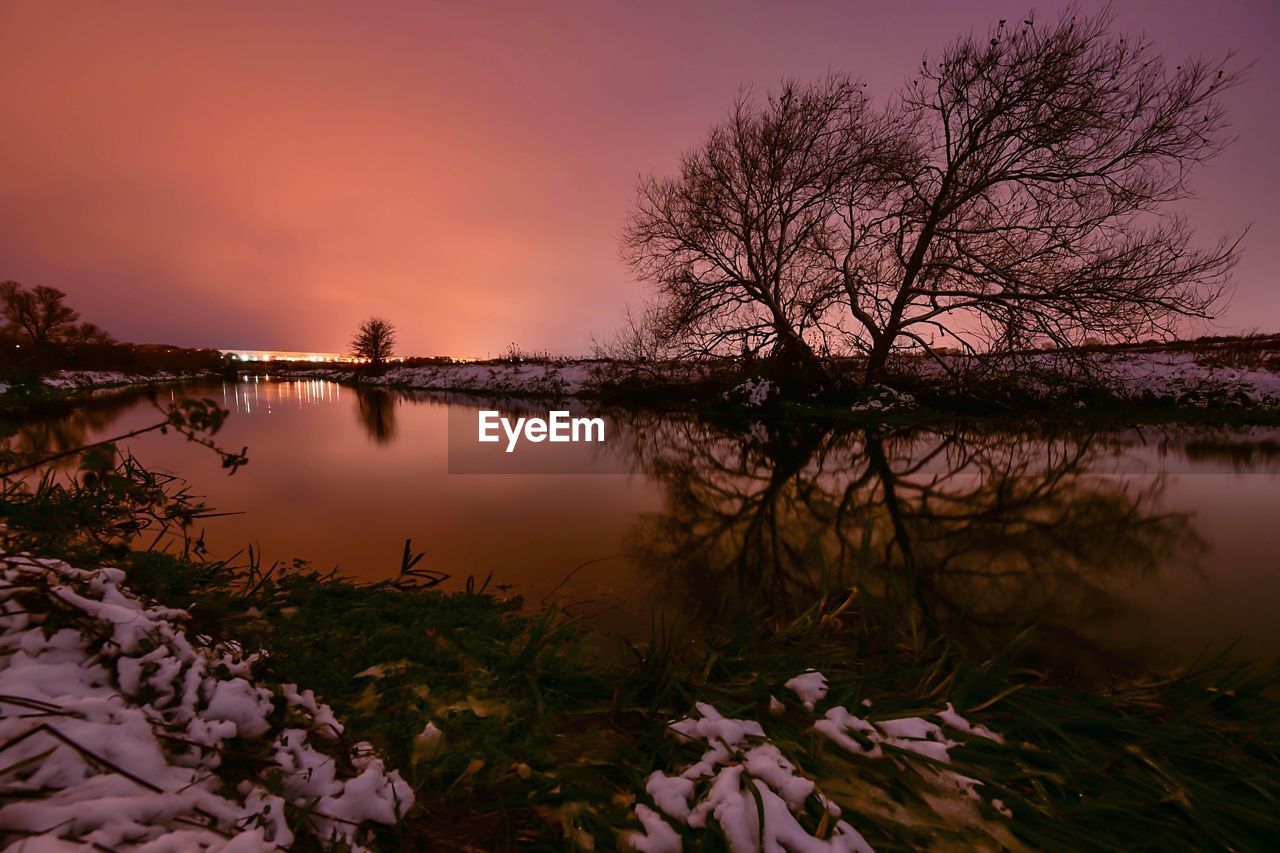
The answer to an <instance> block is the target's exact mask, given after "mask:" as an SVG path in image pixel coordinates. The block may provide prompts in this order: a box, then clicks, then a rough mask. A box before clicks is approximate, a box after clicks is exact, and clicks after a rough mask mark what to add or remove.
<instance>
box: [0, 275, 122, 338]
mask: <svg viewBox="0 0 1280 853" xmlns="http://www.w3.org/2000/svg"><path fill="white" fill-rule="evenodd" d="M66 297H67V294H65V293H63V292H62V291H61V290H58V289H57V288H56V287H44V286H37V287H34V288H31V289H30V290H28V289H27V288H24V287H23V286H22V285H20V284H18V282H16V281H6V282H3V283H0V306H2V307H3V311H4V318H5V321H6V324H7V328H8V334H9V336H10V337H13V338H15V339H17V340H21V341H24V342H27V343H30V344H32V345H34V346H37V347H39V346H43V345H45V344H50V343H62V342H66V341H68V340H75V339H76V336H77V332H78V330H82V329H91V330H94V333H95V334H99V335H104V336H105V334H106V333H105V332H103V331H102V330H101V329H99V328H98V327H97V326H93V325H92V324H88V323H86V324H84V326H83V327H78V326H77V325H76V321H77V320H79V319H80V314H79V312H77V311H76V310H74V309H73V308H71V307H70V306H68V305H67V304H65V303H64V302H63V300H64V299H66Z"/></svg>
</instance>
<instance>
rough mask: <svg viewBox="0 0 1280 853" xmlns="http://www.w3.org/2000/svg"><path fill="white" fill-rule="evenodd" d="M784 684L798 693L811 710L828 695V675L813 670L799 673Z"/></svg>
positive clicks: (806, 706)
mask: <svg viewBox="0 0 1280 853" xmlns="http://www.w3.org/2000/svg"><path fill="white" fill-rule="evenodd" d="M782 686H783V687H785V688H787V689H788V690H790V691H791V692H792V693H794V694H796V696H798V697H799V698H800V701H801V702H803V703H804V706H805V708H807V709H808V710H810V711H812V710H813V707H814V705H816V704H818V702H820V701H821V700H823V699H825V698H826V696H827V677H826V676H825V675H823V674H822V673H820V672H814V671H813V670H809V671H807V672H804V673H801V674H800V675H797V676H796V677H795V678H793V679H791V680H790V681H788V682H787V683H786V684H784V685H782Z"/></svg>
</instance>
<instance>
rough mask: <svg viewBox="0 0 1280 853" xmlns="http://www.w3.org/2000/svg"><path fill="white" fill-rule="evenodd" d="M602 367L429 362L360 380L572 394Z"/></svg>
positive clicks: (587, 385) (493, 391)
mask: <svg viewBox="0 0 1280 853" xmlns="http://www.w3.org/2000/svg"><path fill="white" fill-rule="evenodd" d="M603 370H604V363H603V362H596V361H565V362H488V363H469V364H429V365H416V366H400V367H392V368H390V369H389V370H387V371H386V372H385V373H383V374H382V375H381V376H374V377H367V378H364V379H363V380H362V381H363V382H366V383H368V384H371V385H393V386H400V387H406V388H421V389H424V390H433V391H470V392H477V393H479V392H483V393H486V394H543V395H548V396H572V395H574V394H581V393H583V392H585V391H589V390H590V389H591V388H593V387H594V386H595V385H597V384H598V383H599V382H600V381H601V379H602V376H603Z"/></svg>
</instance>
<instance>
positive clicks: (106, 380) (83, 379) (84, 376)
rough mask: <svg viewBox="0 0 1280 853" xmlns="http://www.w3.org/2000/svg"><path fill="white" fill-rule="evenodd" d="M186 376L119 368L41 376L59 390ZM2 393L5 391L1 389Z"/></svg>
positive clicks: (173, 378)
mask: <svg viewBox="0 0 1280 853" xmlns="http://www.w3.org/2000/svg"><path fill="white" fill-rule="evenodd" d="M183 378H185V377H183V376H180V375H178V374H176V373H167V372H163V371H162V372H160V373H155V374H151V375H142V374H136V373H122V372H121V371H118V370H59V371H57V372H55V373H51V374H49V375H48V376H44V377H42V378H41V380H40V381H41V382H43V383H44V384H45V386H46V387H48V388H53V389H55V390H58V391H90V390H93V389H96V388H114V387H119V386H124V385H146V384H148V383H150V382H176V381H178V380H180V379H183ZM0 393H3V391H2V390H0Z"/></svg>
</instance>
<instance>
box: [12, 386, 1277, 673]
mask: <svg viewBox="0 0 1280 853" xmlns="http://www.w3.org/2000/svg"><path fill="white" fill-rule="evenodd" d="M186 390H187V393H192V394H194V395H197V396H211V397H214V398H215V399H218V398H219V397H220V396H221V399H223V400H225V401H226V406H227V408H229V409H231V410H232V412H233V415H232V417H231V418H230V419H229V420H228V422H227V424H226V426H225V427H224V430H223V433H222V434H220V438H222V439H223V440H225V441H226V442H227V443H228V444H231V445H235V446H243V445H247V446H248V447H249V454H250V459H251V462H250V465H249V466H247V467H246V468H245V469H244V470H242V471H241V472H239V473H238V474H237V475H236V476H235V477H230V478H228V477H226V476H225V475H224V473H223V472H222V471H221V470H220V469H219V468H218V466H217V462H216V460H215V459H212V458H210V457H209V455H208V454H207V453H205V452H203V451H202V450H201V449H200V448H198V447H195V446H192V445H189V444H187V443H186V442H182V441H175V440H173V438H172V436H169V437H165V436H159V435H154V434H153V435H147V436H143V437H140V438H138V439H136V440H135V441H131V442H129V448H130V449H131V450H132V451H133V452H134V453H135V454H136V455H137V456H138V458H139V459H141V460H142V461H143V462H144V463H145V464H147V465H150V466H153V467H157V468H160V469H164V470H169V471H173V472H175V473H177V474H180V475H182V476H183V477H185V478H186V479H188V480H190V481H191V482H193V483H194V484H195V487H196V489H197V491H198V492H199V493H200V494H202V495H205V496H206V497H207V502H208V503H209V504H210V505H211V506H214V507H216V508H218V509H220V510H227V511H233V512H243V514H242V515H235V516H228V517H226V518H219V519H213V520H210V522H209V528H208V531H207V533H208V539H207V541H208V542H209V543H210V546H211V549H212V550H213V553H214V554H215V555H216V556H228V555H230V554H232V553H234V552H236V551H238V550H240V549H242V548H243V547H244V546H245V545H246V544H247V543H249V542H253V543H254V544H255V545H257V546H258V547H259V550H260V551H261V552H262V553H264V554H266V555H267V556H268V559H283V560H289V559H292V558H294V557H300V558H303V559H306V560H310V561H312V562H313V563H315V564H316V565H319V566H323V567H325V568H328V567H332V566H335V565H337V566H340V567H341V568H342V569H343V570H344V571H346V572H349V573H350V574H352V575H354V576H357V577H362V578H367V579H371V580H372V579H381V578H383V577H387V576H389V574H391V573H393V572H394V570H395V567H396V566H397V565H398V561H399V558H400V552H401V549H402V547H403V543H404V540H405V539H406V538H410V537H411V538H412V539H413V541H414V543H415V544H416V545H420V546H421V547H423V548H425V549H426V550H427V552H428V556H427V560H426V562H427V563H428V564H429V565H430V567H431V568H433V569H437V570H441V571H444V572H448V573H449V574H451V575H452V576H453V577H454V578H456V579H457V580H458V583H459V584H461V583H464V582H465V579H466V578H467V576H468V575H477V576H479V577H484V576H485V575H487V574H488V573H489V571H491V570H492V571H493V572H494V582H495V583H500V584H501V583H511V584H514V586H515V591H516V592H518V593H520V594H522V595H523V596H524V597H525V599H526V600H527V601H530V602H539V601H542V600H544V599H546V600H553V601H556V602H557V603H560V604H568V605H570V606H574V607H577V608H579V609H580V610H581V611H582V612H586V613H588V614H590V613H599V612H602V611H603V612H607V613H608V614H609V615H608V616H606V617H602V621H606V622H607V623H608V624H606V625H605V626H604V627H606V628H607V629H609V630H617V631H620V632H630V633H632V634H633V636H636V637H638V638H639V639H644V638H645V637H646V636H647V634H648V631H649V629H650V624H651V623H650V619H649V615H650V614H649V609H650V607H658V608H661V609H663V610H664V611H666V612H668V613H672V612H673V611H680V612H683V613H684V614H686V615H687V616H688V618H689V621H690V622H692V623H696V624H700V625H703V626H710V628H711V630H728V629H731V628H733V627H734V626H747V627H749V626H751V625H755V624H758V620H760V619H782V618H784V617H788V616H791V615H794V614H796V613H800V612H803V611H804V610H806V609H807V608H810V607H812V606H813V605H814V603H815V602H817V601H819V600H821V599H822V598H823V597H824V596H825V597H826V598H827V600H828V601H841V600H844V599H845V598H847V597H848V596H849V594H850V591H856V594H855V595H854V597H853V600H852V602H851V604H850V606H849V607H848V608H847V609H846V610H845V611H844V614H843V615H842V617H841V618H842V619H843V620H845V621H846V623H847V624H851V625H857V624H866V625H868V626H875V627H877V630H876V631H875V632H869V633H876V634H878V635H881V636H892V638H893V640H894V641H895V642H899V643H907V644H914V645H917V646H918V645H922V644H924V643H927V642H929V641H930V640H931V639H933V638H936V637H938V636H942V635H946V636H950V637H957V638H960V639H962V640H963V641H964V642H965V643H966V644H967V645H969V646H971V647H973V648H975V649H980V648H983V647H988V648H990V647H994V646H995V645H997V644H998V642H999V640H1000V638H1001V637H1003V636H1005V635H1006V633H1007V632H1008V631H1010V630H1011V629H1012V628H1014V627H1015V626H1018V625H1021V624H1025V623H1029V622H1036V623H1038V624H1039V625H1040V630H1039V633H1038V636H1039V637H1040V638H1041V641H1042V642H1041V645H1042V646H1043V647H1044V648H1045V649H1047V650H1048V652H1050V653H1052V652H1055V651H1056V652H1060V656H1061V657H1062V658H1067V657H1070V658H1072V659H1074V660H1079V659H1082V658H1084V657H1090V658H1097V659H1101V657H1102V655H1103V654H1104V653H1105V652H1106V651H1108V650H1110V649H1115V648H1119V647H1121V646H1124V647H1125V648H1126V649H1127V650H1129V651H1135V653H1141V654H1146V653H1147V652H1148V650H1149V651H1150V652H1151V654H1152V658H1153V659H1155V658H1156V657H1160V658H1162V660H1164V661H1188V660H1190V659H1193V658H1194V657H1196V655H1197V654H1198V653H1200V652H1201V651H1202V650H1203V649H1204V648H1205V647H1206V646H1207V647H1211V648H1222V647H1223V646H1225V645H1226V644H1227V643H1229V642H1230V641H1232V640H1233V639H1235V638H1237V637H1239V636H1241V635H1242V634H1245V635H1248V638H1249V654H1253V655H1255V656H1259V657H1269V656H1272V655H1274V654H1275V653H1276V651H1277V650H1280V630H1278V629H1277V627H1276V625H1275V620H1274V616H1273V614H1274V609H1275V606H1276V605H1277V604H1280V572H1277V571H1275V570H1276V568H1277V565H1276V560H1275V554H1276V553H1277V552H1280V526H1277V525H1275V524H1274V523H1273V520H1272V519H1271V518H1270V516H1273V515H1274V511H1273V510H1270V511H1269V510H1268V507H1274V505H1275V500H1276V498H1277V497H1278V496H1280V464H1277V459H1278V458H1280V452H1277V450H1276V448H1278V447H1280V441H1277V434H1276V431H1274V430H1270V431H1268V430H1261V429H1252V428H1250V429H1243V430H1225V429H1218V430H1206V429H1198V430H1187V429H1182V428H1166V429H1141V430H1127V431H1123V432H1093V433H1091V432H1088V431H1079V430H1077V431H1073V432H1070V433H1067V434H1058V435H1038V434H1029V433H1014V432H995V431H991V430H979V429H961V428H957V429H946V430H928V431H910V432H901V431H899V432H893V433H890V434H882V433H878V432H875V431H868V430H864V429H858V430H848V429H843V430H842V429H832V428H829V427H824V426H821V425H815V424H801V423H795V422H789V423H787V424H786V425H785V428H783V427H769V426H765V425H763V424H757V425H755V426H754V427H751V428H750V429H742V428H741V427H740V426H735V427H729V426H723V425H716V424H712V423H707V422H702V421H698V420H696V419H692V418H688V417H684V416H665V415H664V416H657V415H653V414H637V413H626V412H607V413H604V414H605V416H606V418H607V419H608V421H609V427H608V432H607V434H608V436H609V440H608V441H607V442H606V443H605V444H604V445H602V446H591V447H590V448H585V449H584V450H583V451H582V456H583V465H584V466H585V467H586V468H588V469H591V470H593V471H594V472H595V474H597V475H598V476H585V477H584V476H569V475H566V474H563V473H562V474H558V475H557V474H538V473H525V474H516V473H499V474H489V475H483V476H458V475H450V474H449V460H448V458H447V457H448V453H447V450H446V448H447V444H448V434H449V412H450V410H455V411H456V410H457V409H458V408H459V407H463V408H466V407H471V408H474V407H475V406H477V405H483V406H484V407H494V408H509V409H510V410H511V411H512V412H515V413H528V412H535V411H536V412H545V405H543V404H538V403H537V402H536V401H525V402H524V403H521V402H518V401H505V402H504V401H498V400H480V399H477V398H474V397H470V396H466V397H462V396H457V395H447V394H427V393H416V394H412V395H403V394H398V393H396V392H391V391H382V390H376V389H375V390H372V391H362V392H355V391H353V390H352V389H350V388H342V387H340V386H337V385H334V384H332V383H327V382H319V381H315V382H313V381H306V380H303V381H292V380H286V381H267V380H265V379H261V378H260V379H258V380H254V381H244V382H239V383H235V382H229V383H225V384H220V385H219V384H215V385H210V386H204V387H193V388H189V389H186ZM178 393H180V392H178ZM525 406H527V407H528V412H526V410H525V409H524V408H522V407H525ZM469 410H470V409H468V411H469ZM597 414H599V413H597ZM155 415H156V412H155V410H154V407H153V406H152V405H151V404H150V403H149V402H148V401H147V400H146V398H145V396H141V395H127V394H126V395H119V396H116V397H112V398H103V399H97V400H94V401H92V402H91V403H89V404H86V405H85V406H83V407H81V408H79V409H78V410H77V411H75V412H74V413H73V414H71V415H68V416H66V417H61V418H53V419H47V420H42V421H39V422H31V423H27V424H23V425H21V426H20V427H18V428H17V430H16V432H13V433H12V434H11V435H10V436H9V437H8V438H6V439H4V441H5V442H6V443H8V444H9V445H10V446H15V447H21V448H24V449H34V450H40V451H42V452H57V451H59V450H62V449H66V448H68V447H72V446H76V445H78V444H82V443H84V442H85V441H89V440H96V439H101V438H104V437H107V436H110V435H115V434H118V433H121V432H126V431H128V430H130V429H136V428H138V427H139V426H143V425H145V424H147V423H150V422H151V421H153V420H154V418H155ZM619 471H621V472H623V474H622V475H621V476H608V474H612V473H615V472H619ZM1239 472H1255V473H1254V474H1251V475H1242V474H1241V473H1239ZM1206 543H1207V544H1208V545H1209V546H1210V548H1209V549H1208V550H1206ZM582 567H585V568H582ZM885 625H888V626H889V627H890V628H892V629H895V630H893V631H887V632H886V631H883V630H880V629H881V628H883V627H884V626H885Z"/></svg>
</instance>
